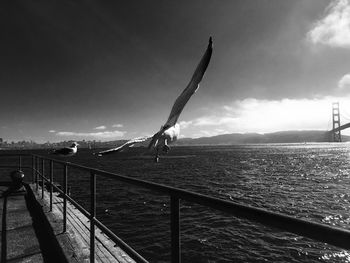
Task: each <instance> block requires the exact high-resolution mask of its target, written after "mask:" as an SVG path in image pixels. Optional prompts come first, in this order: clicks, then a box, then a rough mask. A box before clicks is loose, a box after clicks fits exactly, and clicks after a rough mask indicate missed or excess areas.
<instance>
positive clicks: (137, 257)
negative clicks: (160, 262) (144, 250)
mask: <svg viewBox="0 0 350 263" xmlns="http://www.w3.org/2000/svg"><path fill="white" fill-rule="evenodd" d="M93 221H94V222H95V224H96V226H97V227H99V228H100V229H101V230H102V232H103V233H105V234H106V235H107V236H108V237H109V238H110V239H112V241H114V242H115V243H116V244H117V245H118V246H120V247H121V249H122V250H124V251H125V252H126V253H127V254H128V255H129V256H131V257H132V258H133V259H135V260H137V262H145V263H146V262H148V261H147V260H146V259H144V258H143V257H142V256H141V255H140V254H138V253H137V252H136V251H135V250H134V249H133V248H131V247H130V246H128V244H126V243H125V242H124V241H123V240H122V239H120V238H119V237H118V236H117V235H116V234H114V233H113V232H112V231H111V230H109V228H107V227H106V226H105V225H104V224H102V223H101V222H100V221H99V220H98V219H97V218H93Z"/></svg>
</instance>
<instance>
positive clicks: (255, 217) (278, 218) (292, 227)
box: [0, 154, 350, 262]
mask: <svg viewBox="0 0 350 263" xmlns="http://www.w3.org/2000/svg"><path fill="white" fill-rule="evenodd" d="M1 156H18V166H11V167H13V168H15V167H17V168H23V167H22V156H31V157H32V166H31V167H26V168H31V169H32V177H33V182H35V184H36V190H38V184H39V180H38V178H39V177H41V178H42V180H41V183H42V185H41V188H42V196H43V195H44V182H47V183H48V184H49V188H50V189H49V192H50V210H52V190H53V188H54V189H55V190H56V191H58V192H60V193H61V194H62V196H63V230H64V231H66V225H67V200H68V201H70V202H71V203H72V204H73V205H74V206H75V207H76V208H77V209H78V210H79V211H80V212H81V213H82V214H84V215H85V216H87V217H88V218H89V219H90V262H94V260H95V227H99V228H100V230H101V231H102V232H103V233H104V234H106V235H107V236H108V237H109V238H110V239H111V240H113V241H114V242H115V243H116V244H117V245H119V246H120V247H121V248H122V249H123V250H124V251H125V252H126V253H127V254H128V255H129V256H131V257H132V258H133V259H134V260H135V261H137V262H148V261H147V260H146V259H144V258H143V257H142V256H141V255H139V254H138V253H137V252H136V251H135V250H133V249H132V248H131V247H130V246H128V245H127V244H126V243H125V242H123V241H122V240H121V239H120V238H119V237H118V236H117V235H115V234H114V233H113V232H112V231H111V230H110V229H108V228H107V227H106V226H105V225H104V224H102V223H101V222H100V221H99V220H98V219H97V218H96V176H97V175H99V176H103V177H107V178H110V179H113V180H117V181H121V182H125V183H128V184H131V185H135V186H140V187H144V188H147V189H150V190H153V191H156V192H158V193H163V194H166V195H167V196H169V197H170V229H171V262H181V247H180V201H181V200H185V201H188V202H193V203H197V204H200V205H203V206H206V207H210V208H213V209H215V210H220V211H223V212H225V213H228V214H231V215H233V216H235V217H240V218H244V219H248V220H251V221H254V222H258V223H261V224H263V225H265V226H269V227H275V228H278V229H281V230H283V231H287V232H291V233H294V234H297V235H300V236H304V237H308V238H311V239H314V240H317V241H321V242H324V243H328V244H330V245H334V246H337V247H339V248H343V249H350V231H348V230H344V229H341V228H336V227H331V226H328V225H324V224H320V223H315V222H310V221H306V220H303V219H298V218H295V217H292V216H288V215H283V214H280V213H275V212H270V211H267V210H264V209H261V208H256V207H252V206H247V205H242V204H238V203H234V202H231V201H226V200H223V199H218V198H214V197H210V196H206V195H202V194H198V193H193V192H190V191H185V190H182V189H178V188H174V187H169V186H165V185H161V184H156V183H151V182H148V181H144V180H140V179H135V178H131V177H127V176H123V175H119V174H115V173H110V172H106V171H102V170H98V169H94V168H90V167H86V166H82V165H78V164H73V163H69V162H64V161H60V160H55V159H51V158H47V157H43V156H39V155H34V154H27V155H23V154H22V155H9V154H6V155H0V157H1ZM40 161H41V165H40ZM45 161H48V162H49V163H50V171H49V178H46V177H45V171H44V167H45ZM54 163H57V164H60V165H62V166H63V190H61V189H60V188H58V187H57V186H55V185H54V183H53V164H54ZM40 166H41V167H40ZM2 167H3V166H0V168H2ZM6 167H10V166H6ZM68 167H72V168H77V169H80V170H84V171H87V172H89V173H90V201H91V204H90V205H91V207H90V211H87V210H86V209H84V208H83V207H82V206H81V205H80V204H78V203H77V202H76V201H75V200H74V199H72V198H71V197H70V196H69V195H68V194H67V177H68ZM40 168H41V169H40Z"/></svg>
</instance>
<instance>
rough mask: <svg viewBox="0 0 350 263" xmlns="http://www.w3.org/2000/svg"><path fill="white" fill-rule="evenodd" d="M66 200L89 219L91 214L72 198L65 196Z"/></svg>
mask: <svg viewBox="0 0 350 263" xmlns="http://www.w3.org/2000/svg"><path fill="white" fill-rule="evenodd" d="M66 197H67V200H69V201H70V202H71V203H72V204H73V205H74V206H75V207H76V208H77V209H78V210H79V211H80V212H82V213H83V214H84V215H85V216H86V217H88V218H89V217H90V216H91V214H90V213H89V212H88V211H87V210H86V209H85V208H84V207H82V206H81V205H79V204H78V203H77V202H76V201H75V200H74V199H73V198H72V197H70V196H69V195H66Z"/></svg>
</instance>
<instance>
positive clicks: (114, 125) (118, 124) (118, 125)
mask: <svg viewBox="0 0 350 263" xmlns="http://www.w3.org/2000/svg"><path fill="white" fill-rule="evenodd" d="M112 127H113V128H123V127H124V125H123V124H120V123H117V124H113V125H112Z"/></svg>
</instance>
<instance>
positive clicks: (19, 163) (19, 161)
mask: <svg viewBox="0 0 350 263" xmlns="http://www.w3.org/2000/svg"><path fill="white" fill-rule="evenodd" d="M21 169H22V156H21V155H19V156H18V170H21Z"/></svg>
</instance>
